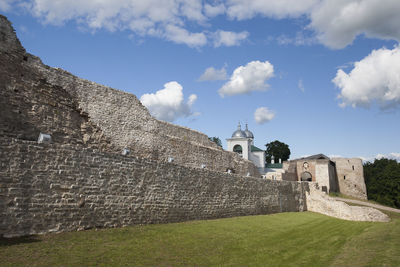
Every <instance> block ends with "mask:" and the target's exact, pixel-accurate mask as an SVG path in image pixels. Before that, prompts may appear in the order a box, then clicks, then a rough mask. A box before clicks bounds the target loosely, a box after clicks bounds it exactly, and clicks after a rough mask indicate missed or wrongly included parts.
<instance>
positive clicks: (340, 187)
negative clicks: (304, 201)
mask: <svg viewBox="0 0 400 267" xmlns="http://www.w3.org/2000/svg"><path fill="white" fill-rule="evenodd" d="M283 170H284V173H283V174H282V180H287V181H307V182H317V183H318V184H319V185H320V186H321V188H322V190H323V191H325V192H327V193H329V192H340V193H342V194H344V195H348V196H352V197H356V198H360V199H367V190H366V186H365V182H364V173H363V166H362V161H361V159H358V158H329V157H327V156H325V155H323V154H316V155H312V156H309V157H304V158H300V159H295V160H290V161H285V162H284V163H283Z"/></svg>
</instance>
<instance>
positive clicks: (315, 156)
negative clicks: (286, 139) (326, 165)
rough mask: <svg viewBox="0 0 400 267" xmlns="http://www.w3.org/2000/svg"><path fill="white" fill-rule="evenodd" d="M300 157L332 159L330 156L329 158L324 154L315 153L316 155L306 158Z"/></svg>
mask: <svg viewBox="0 0 400 267" xmlns="http://www.w3.org/2000/svg"><path fill="white" fill-rule="evenodd" d="M300 159H330V158H328V157H327V156H325V155H324V154H315V155H312V156H309V157H305V158H300Z"/></svg>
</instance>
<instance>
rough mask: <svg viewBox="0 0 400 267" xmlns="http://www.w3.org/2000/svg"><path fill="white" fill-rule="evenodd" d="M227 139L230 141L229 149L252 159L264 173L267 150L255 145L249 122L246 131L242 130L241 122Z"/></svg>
mask: <svg viewBox="0 0 400 267" xmlns="http://www.w3.org/2000/svg"><path fill="white" fill-rule="evenodd" d="M226 140H227V142H228V151H231V152H236V153H238V154H239V155H240V156H241V157H242V158H244V159H247V160H250V161H251V162H253V163H254V165H256V166H257V168H258V170H259V172H260V173H264V168H265V151H264V150H262V149H260V148H258V147H256V146H255V145H254V135H253V133H252V132H251V131H249V129H248V127H247V123H246V129H245V130H244V131H242V129H241V125H240V123H239V124H238V128H237V130H236V131H234V132H233V134H232V137H231V138H229V139H226Z"/></svg>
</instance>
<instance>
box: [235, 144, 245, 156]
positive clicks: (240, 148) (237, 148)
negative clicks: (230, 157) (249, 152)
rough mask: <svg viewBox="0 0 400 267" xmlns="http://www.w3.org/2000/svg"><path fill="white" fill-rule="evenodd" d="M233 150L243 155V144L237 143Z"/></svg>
mask: <svg viewBox="0 0 400 267" xmlns="http://www.w3.org/2000/svg"><path fill="white" fill-rule="evenodd" d="M233 152H236V153H238V154H239V155H242V153H243V149H242V146H241V145H235V146H234V147H233Z"/></svg>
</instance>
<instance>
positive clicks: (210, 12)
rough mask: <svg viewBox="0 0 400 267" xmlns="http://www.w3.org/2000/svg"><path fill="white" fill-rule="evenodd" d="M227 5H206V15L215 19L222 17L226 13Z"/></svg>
mask: <svg viewBox="0 0 400 267" xmlns="http://www.w3.org/2000/svg"><path fill="white" fill-rule="evenodd" d="M225 10H226V8H225V5H224V4H218V5H214V6H212V5H210V4H205V5H204V13H205V14H206V15H207V16H209V17H215V16H218V15H221V14H223V13H225Z"/></svg>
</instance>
